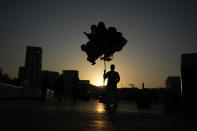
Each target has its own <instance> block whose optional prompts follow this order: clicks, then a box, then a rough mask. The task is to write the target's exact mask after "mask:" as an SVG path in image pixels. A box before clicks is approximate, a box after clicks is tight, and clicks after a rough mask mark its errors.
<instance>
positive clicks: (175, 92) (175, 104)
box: [165, 76, 182, 112]
mask: <svg viewBox="0 0 197 131" xmlns="http://www.w3.org/2000/svg"><path fill="white" fill-rule="evenodd" d="M166 89H167V92H166V96H165V97H166V98H165V100H166V101H165V107H166V111H168V112H181V111H182V98H181V80H180V77H179V76H169V77H168V78H167V79H166Z"/></svg>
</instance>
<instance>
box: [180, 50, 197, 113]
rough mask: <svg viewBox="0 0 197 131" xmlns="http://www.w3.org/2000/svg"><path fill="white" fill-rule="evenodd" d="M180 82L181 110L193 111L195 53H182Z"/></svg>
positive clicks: (196, 83)
mask: <svg viewBox="0 0 197 131" xmlns="http://www.w3.org/2000/svg"><path fill="white" fill-rule="evenodd" d="M181 82H182V96H183V110H184V112H185V113H195V112H196V110H197V106H196V101H195V100H196V97H197V96H196V92H197V53H190V54H182V56H181Z"/></svg>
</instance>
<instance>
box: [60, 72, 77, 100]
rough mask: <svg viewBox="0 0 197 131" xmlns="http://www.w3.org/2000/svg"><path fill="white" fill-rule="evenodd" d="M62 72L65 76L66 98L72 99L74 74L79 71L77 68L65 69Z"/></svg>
mask: <svg viewBox="0 0 197 131" xmlns="http://www.w3.org/2000/svg"><path fill="white" fill-rule="evenodd" d="M62 73H63V78H64V97H65V99H70V98H71V93H72V88H73V76H74V74H75V73H77V75H79V72H78V71H77V70H63V71H62Z"/></svg>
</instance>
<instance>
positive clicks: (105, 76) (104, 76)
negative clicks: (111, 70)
mask: <svg viewBox="0 0 197 131" xmlns="http://www.w3.org/2000/svg"><path fill="white" fill-rule="evenodd" d="M107 75H108V73H106V70H104V74H103V78H104V79H106V78H107Z"/></svg>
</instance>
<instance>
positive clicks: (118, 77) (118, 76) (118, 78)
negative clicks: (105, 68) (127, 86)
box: [116, 72, 120, 83]
mask: <svg viewBox="0 0 197 131" xmlns="http://www.w3.org/2000/svg"><path fill="white" fill-rule="evenodd" d="M116 80H117V83H118V82H119V81H120V75H119V74H118V72H117V79H116Z"/></svg>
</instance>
